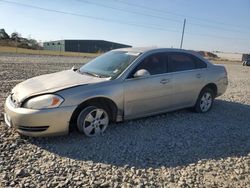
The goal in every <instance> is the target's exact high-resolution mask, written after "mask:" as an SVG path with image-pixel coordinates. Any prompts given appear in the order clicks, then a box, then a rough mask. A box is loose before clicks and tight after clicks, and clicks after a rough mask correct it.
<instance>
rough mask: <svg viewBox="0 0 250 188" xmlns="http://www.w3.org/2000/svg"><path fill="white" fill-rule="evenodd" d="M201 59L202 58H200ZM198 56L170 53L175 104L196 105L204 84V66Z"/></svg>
mask: <svg viewBox="0 0 250 188" xmlns="http://www.w3.org/2000/svg"><path fill="white" fill-rule="evenodd" d="M200 61H201V60H200ZM199 63H201V62H199V60H198V58H196V57H195V56H193V55H191V54H187V53H182V52H179V53H169V66H168V67H169V71H170V72H172V73H173V78H172V80H173V90H174V94H173V106H174V108H176V109H177V108H182V107H188V106H193V105H195V102H196V100H197V97H198V95H199V93H200V91H201V89H202V87H203V84H204V79H205V76H204V68H206V64H205V63H204V64H203V65H202V64H199Z"/></svg>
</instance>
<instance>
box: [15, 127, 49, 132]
mask: <svg viewBox="0 0 250 188" xmlns="http://www.w3.org/2000/svg"><path fill="white" fill-rule="evenodd" d="M48 128H49V126H38V127H29V126H18V129H20V130H22V131H29V132H42V131H46V130H47V129H48Z"/></svg>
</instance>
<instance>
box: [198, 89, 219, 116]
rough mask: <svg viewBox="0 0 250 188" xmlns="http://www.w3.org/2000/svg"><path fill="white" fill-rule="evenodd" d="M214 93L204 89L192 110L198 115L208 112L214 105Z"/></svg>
mask: <svg viewBox="0 0 250 188" xmlns="http://www.w3.org/2000/svg"><path fill="white" fill-rule="evenodd" d="M214 97H215V96H214V91H213V90H212V89H210V88H204V89H203V90H202V91H201V93H200V95H199V97H198V99H197V102H196V104H195V107H194V110H195V111H196V112H199V113H205V112H208V111H209V110H210V109H211V108H212V106H213V103H214Z"/></svg>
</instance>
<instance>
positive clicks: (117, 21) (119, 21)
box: [0, 0, 178, 32]
mask: <svg viewBox="0 0 250 188" xmlns="http://www.w3.org/2000/svg"><path fill="white" fill-rule="evenodd" d="M0 2H4V3H9V4H13V5H18V6H23V7H28V8H33V9H38V10H42V11H47V12H53V13H60V14H64V15H70V16H78V17H84V18H88V19H94V20H100V21H105V22H113V23H118V24H126V25H132V26H136V27H143V28H148V29H156V30H162V31H168V32H178V30H171V29H165V28H161V27H157V26H156V27H152V26H148V25H143V24H138V23H133V22H124V21H123V20H115V19H109V18H101V17H96V16H89V15H84V14H78V13H73V12H66V11H61V10H55V9H48V8H43V7H38V6H34V5H29V4H24V3H19V2H14V1H7V0H0Z"/></svg>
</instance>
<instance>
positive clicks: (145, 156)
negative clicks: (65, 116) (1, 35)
mask: <svg viewBox="0 0 250 188" xmlns="http://www.w3.org/2000/svg"><path fill="white" fill-rule="evenodd" d="M26 61H27V62H26ZM86 61H88V59H86V58H81V57H74V58H69V57H51V56H34V55H33V56H29V55H21V56H19V55H10V54H0V80H1V85H0V88H1V90H0V97H1V98H0V101H1V104H0V105H1V108H0V112H1V111H2V110H3V109H2V105H3V100H4V99H5V98H6V96H7V94H8V93H9V91H10V89H11V88H12V87H13V86H14V85H15V84H17V83H19V82H20V81H22V80H24V79H27V78H29V77H33V76H36V75H40V74H45V73H49V72H55V71H58V70H64V69H68V68H71V67H72V65H73V64H76V66H77V67H79V66H80V65H81V63H84V62H86ZM220 63H225V66H226V68H227V70H228V74H229V88H228V90H227V92H226V94H225V95H223V96H222V97H220V98H218V99H217V100H216V101H215V105H214V108H213V109H212V110H211V111H210V112H208V113H206V114H196V113H192V112H190V111H188V110H180V111H176V112H171V113H167V114H161V115H158V116H153V117H149V118H143V119H137V120H133V121H127V122H123V123H118V124H113V125H111V126H110V127H109V128H108V129H107V131H106V133H105V134H104V135H103V136H100V137H96V138H86V137H84V136H83V135H81V134H79V133H77V132H72V133H71V134H70V135H68V136H61V137H49V138H25V137H22V136H20V135H19V134H17V133H16V132H15V131H14V130H13V129H9V128H7V127H6V126H5V125H4V123H3V122H2V120H1V125H0V187H1V186H2V187H134V186H137V187H249V185H250V116H249V113H250V67H243V66H241V64H239V63H227V62H220Z"/></svg>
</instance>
